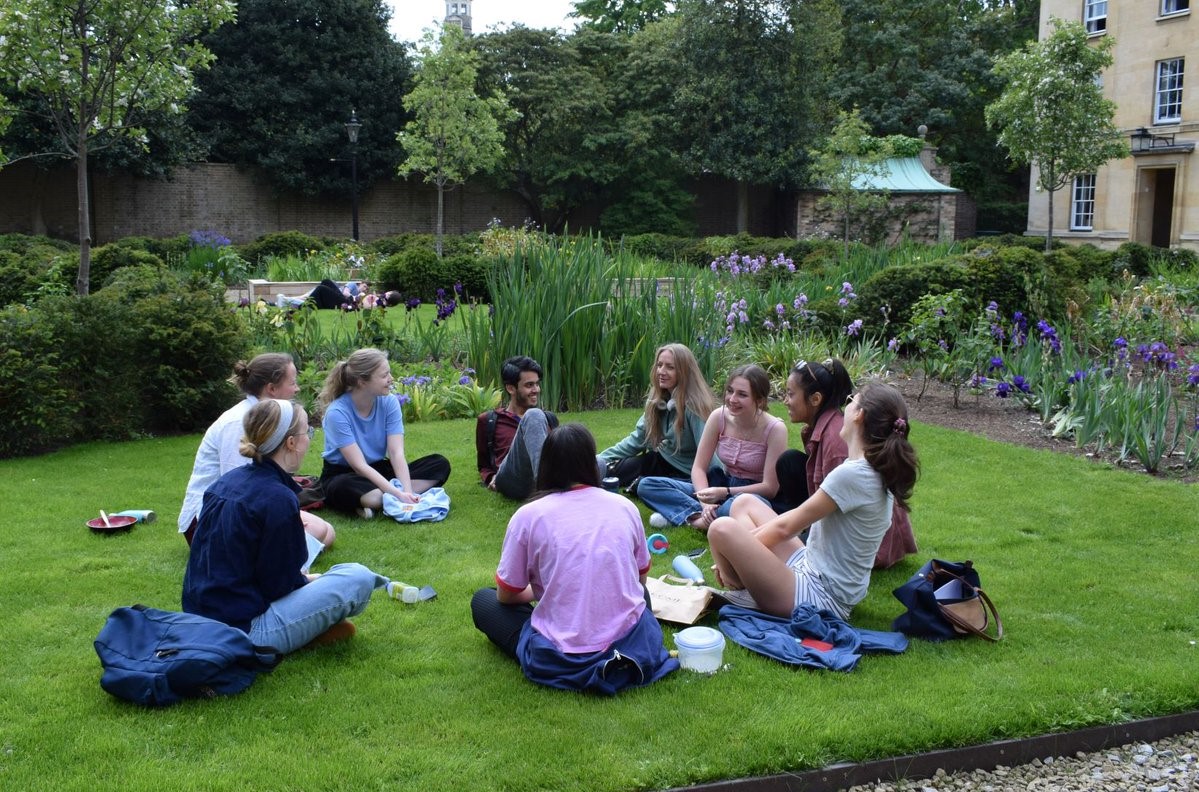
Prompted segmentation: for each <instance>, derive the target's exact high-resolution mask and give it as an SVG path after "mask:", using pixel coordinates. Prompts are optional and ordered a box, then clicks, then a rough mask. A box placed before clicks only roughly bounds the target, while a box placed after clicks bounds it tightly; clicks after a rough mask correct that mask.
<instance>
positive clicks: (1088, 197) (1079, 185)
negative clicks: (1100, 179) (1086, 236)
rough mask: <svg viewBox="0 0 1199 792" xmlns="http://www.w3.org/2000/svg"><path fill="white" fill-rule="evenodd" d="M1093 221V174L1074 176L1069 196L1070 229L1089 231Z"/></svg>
mask: <svg viewBox="0 0 1199 792" xmlns="http://www.w3.org/2000/svg"><path fill="white" fill-rule="evenodd" d="M1094 223H1095V174H1093V173H1085V174H1083V175H1081V176H1075V177H1074V192H1073V194H1072V195H1071V198H1070V230H1071V231H1090V230H1091V227H1092V226H1093V225H1094Z"/></svg>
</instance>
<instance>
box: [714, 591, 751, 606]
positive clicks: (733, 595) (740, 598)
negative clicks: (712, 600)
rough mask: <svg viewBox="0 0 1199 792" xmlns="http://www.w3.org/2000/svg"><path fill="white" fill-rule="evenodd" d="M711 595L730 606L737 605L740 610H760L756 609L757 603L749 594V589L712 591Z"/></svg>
mask: <svg viewBox="0 0 1199 792" xmlns="http://www.w3.org/2000/svg"><path fill="white" fill-rule="evenodd" d="M712 593H713V594H715V595H716V596H717V597H720V598H721V599H722V600H724V601H725V602H727V603H728V604H730V605H737V606H739V607H742V608H749V609H750V610H761V608H759V607H758V601H757V600H755V599H754V597H753V595H752V594H750V593H749V589H737V590H735V591H720V590H714V591H713V592H712Z"/></svg>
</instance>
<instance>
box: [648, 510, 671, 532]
mask: <svg viewBox="0 0 1199 792" xmlns="http://www.w3.org/2000/svg"><path fill="white" fill-rule="evenodd" d="M649 527H650V528H658V529H659V530H660V529H662V528H669V527H670V523H669V522H667V520H666V518H665V517H663V516H662V515H661V514H659V513H658V512H654V513H653V514H651V515H650V516H649Z"/></svg>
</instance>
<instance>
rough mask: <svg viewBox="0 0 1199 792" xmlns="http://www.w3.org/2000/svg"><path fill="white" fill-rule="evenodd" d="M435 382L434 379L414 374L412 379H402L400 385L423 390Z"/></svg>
mask: <svg viewBox="0 0 1199 792" xmlns="http://www.w3.org/2000/svg"><path fill="white" fill-rule="evenodd" d="M432 381H433V378H432V377H427V376H425V375H423V374H419V375H417V374H414V375H413V376H411V377H401V378H400V384H401V385H407V386H408V387H410V388H423V387H424V386H426V385H428V384H429V383H430V382H432Z"/></svg>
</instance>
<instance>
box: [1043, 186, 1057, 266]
mask: <svg viewBox="0 0 1199 792" xmlns="http://www.w3.org/2000/svg"><path fill="white" fill-rule="evenodd" d="M1055 192H1057V190H1050V191H1049V227H1048V229H1047V230H1046V232H1045V252H1046V253H1048V252H1049V251H1051V250H1053V194H1054V193H1055Z"/></svg>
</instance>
